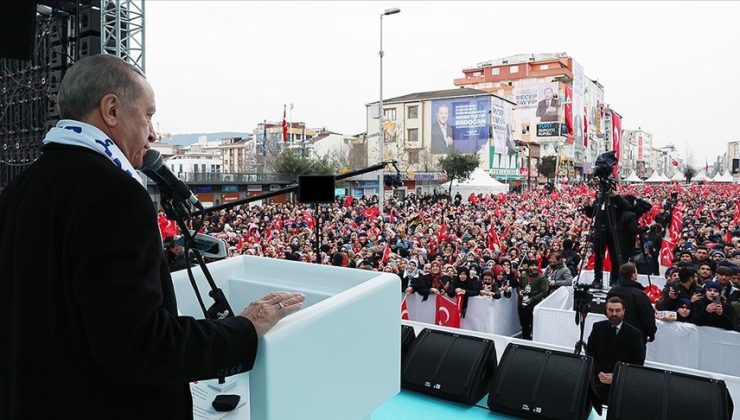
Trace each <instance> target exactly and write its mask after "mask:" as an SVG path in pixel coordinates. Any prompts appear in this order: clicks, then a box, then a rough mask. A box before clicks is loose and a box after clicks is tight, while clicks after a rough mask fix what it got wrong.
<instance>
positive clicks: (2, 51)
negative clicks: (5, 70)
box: [0, 0, 36, 60]
mask: <svg viewBox="0 0 740 420" xmlns="http://www.w3.org/2000/svg"><path fill="white" fill-rule="evenodd" d="M35 35H36V2H35V1H34V0H2V1H0V58H16V59H19V60H30V59H31V57H32V56H33V42H34V37H35Z"/></svg>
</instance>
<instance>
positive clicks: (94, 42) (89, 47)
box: [78, 35, 100, 58]
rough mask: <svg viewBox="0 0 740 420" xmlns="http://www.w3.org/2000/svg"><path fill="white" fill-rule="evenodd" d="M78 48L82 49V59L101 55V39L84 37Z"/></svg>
mask: <svg viewBox="0 0 740 420" xmlns="http://www.w3.org/2000/svg"><path fill="white" fill-rule="evenodd" d="M78 46H79V48H80V58H83V57H90V56H92V55H98V54H100V37H99V36H92V35H91V36H86V37H82V38H81V39H80V41H79V43H78Z"/></svg>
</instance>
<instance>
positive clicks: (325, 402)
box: [172, 256, 401, 420]
mask: <svg viewBox="0 0 740 420" xmlns="http://www.w3.org/2000/svg"><path fill="white" fill-rule="evenodd" d="M208 268H209V271H210V272H211V274H212V276H213V278H214V280H215V282H216V284H217V285H218V287H219V288H221V289H222V290H223V291H224V294H225V295H226V297H227V298H228V300H229V304H230V305H231V307H232V308H233V309H234V311H235V312H236V313H239V312H241V311H242V309H244V308H245V307H247V305H249V303H250V302H251V301H253V300H256V299H258V298H260V297H262V296H264V295H266V294H267V293H269V292H272V291H276V290H287V291H298V292H302V293H303V294H305V295H306V300H305V303H304V304H303V307H302V308H301V310H300V311H298V312H296V313H294V314H292V315H289V316H288V317H286V318H284V319H283V320H281V321H280V322H279V323H278V324H277V325H276V326H275V328H273V329H272V330H270V332H269V333H267V334H266V335H265V336H264V337H262V338H261V339H260V341H259V350H258V352H257V360H256V362H255V365H254V369H253V370H252V371H251V372H249V373H245V374H241V375H236V376H232V377H230V378H229V379H230V380H236V381H241V383H245V382H247V380H248V383H249V401H248V403H249V404H248V405H247V407H250V414H251V416H247V415H246V414H247V413H238V412H234V413H232V415H230V416H229V418H240V419H241V418H248V417H251V418H252V419H260V420H268V419H362V418H369V417H370V415H371V413H372V412H373V411H374V410H375V409H376V408H377V407H378V406H380V405H381V404H383V403H384V402H386V401H387V400H389V399H390V398H392V397H393V396H394V395H396V394H397V393H398V392H399V391H400V366H401V351H400V348H401V318H400V305H401V300H400V296H399V293H398V292H399V290H400V289H399V288H400V286H399V284H400V281H399V279H398V276H396V275H392V274H388V273H380V272H377V271H365V270H356V269H346V268H339V267H332V266H325V265H317V264H308V263H304V262H293V261H284V260H277V259H271V258H262V257H251V256H241V257H235V258H230V259H227V260H222V261H218V262H214V263H211V264H208ZM193 272H194V274H195V277H196V283H197V285H198V288H199V290H200V293H201V295H202V296H203V300H204V303H205V305H206V307H209V306H210V305H211V303H212V302H213V300H212V299H211V298H210V297H209V296H208V291H209V290H210V288H209V287H208V283H207V281H206V280H205V276H204V275H203V273H201V271H200V268H198V267H194V268H193ZM172 279H173V283H174V286H175V293H176V295H177V303H178V310H179V311H180V312H181V314H182V315H189V316H193V317H195V318H199V319H202V318H203V312H202V310H201V308H200V307H199V305H198V302H197V300H196V298H195V294H194V292H193V290H192V287H191V285H190V281H189V280H188V277H187V271H186V270H182V271H179V272H176V273H173V276H172ZM246 375H249V376H248V378H247V377H246ZM226 393H228V392H226Z"/></svg>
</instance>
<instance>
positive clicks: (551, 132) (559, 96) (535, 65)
mask: <svg viewBox="0 0 740 420" xmlns="http://www.w3.org/2000/svg"><path fill="white" fill-rule="evenodd" d="M463 74H464V77H462V78H459V79H455V80H454V83H455V85H456V86H460V87H468V88H473V89H479V90H483V91H486V92H490V93H493V94H496V95H498V96H501V97H504V98H507V99H509V100H511V101H513V102H515V113H514V121H515V130H516V133H517V135H518V136H519V137H520V139H521V140H522V141H525V142H527V141H537V142H538V143H540V144H541V153H542V156H559V159H558V161H563V162H566V163H568V165H564V166H563V167H562V168H561V169H562V173H561V175H573V176H580V175H582V174H584V173H588V171H589V170H590V168H591V163H593V162H594V161H595V159H596V157H597V156H598V155H599V154H601V153H603V152H604V151H607V150H611V147H612V146H611V144H606V141H605V140H606V131H607V129H606V124H605V109H606V108H607V106H606V105H605V102H604V87H603V86H602V85H601V84H600V83H599V82H598V81H596V80H592V79H590V78H588V77H586V75H585V74H584V72H583V68H582V67H581V66H580V65H579V64H578V63H577V62H576V61H575V60H573V58H572V57H569V56H568V55H567V54H566V53H555V54H520V55H514V56H509V57H504V58H498V59H494V60H489V61H486V62H482V63H478V64H477V65H476V66H473V67H470V68H466V69H463Z"/></svg>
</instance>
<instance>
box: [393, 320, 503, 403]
mask: <svg viewBox="0 0 740 420" xmlns="http://www.w3.org/2000/svg"><path fill="white" fill-rule="evenodd" d="M495 371H496V347H495V345H494V343H493V340H488V339H484V338H478V337H472V336H465V335H461V334H457V333H451V332H446V331H437V330H432V329H428V328H425V329H423V330H422V331H421V333H419V336H418V337H416V339H415V340H414V342H413V343H412V344H411V347H410V349H409V351H408V354H407V355H406V358H405V359H404V361H403V364H402V368H401V386H403V387H404V388H407V389H411V390H414V391H418V392H421V393H424V394H427V395H431V396H433V397H438V398H443V399H446V400H450V401H456V402H460V403H463V404H469V405H472V404H475V403H476V402H478V401H480V399H481V398H483V396H484V395H485V393H486V389H487V387H488V384H489V383H490V381H491V378H492V377H493V374H494V372H495Z"/></svg>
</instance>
